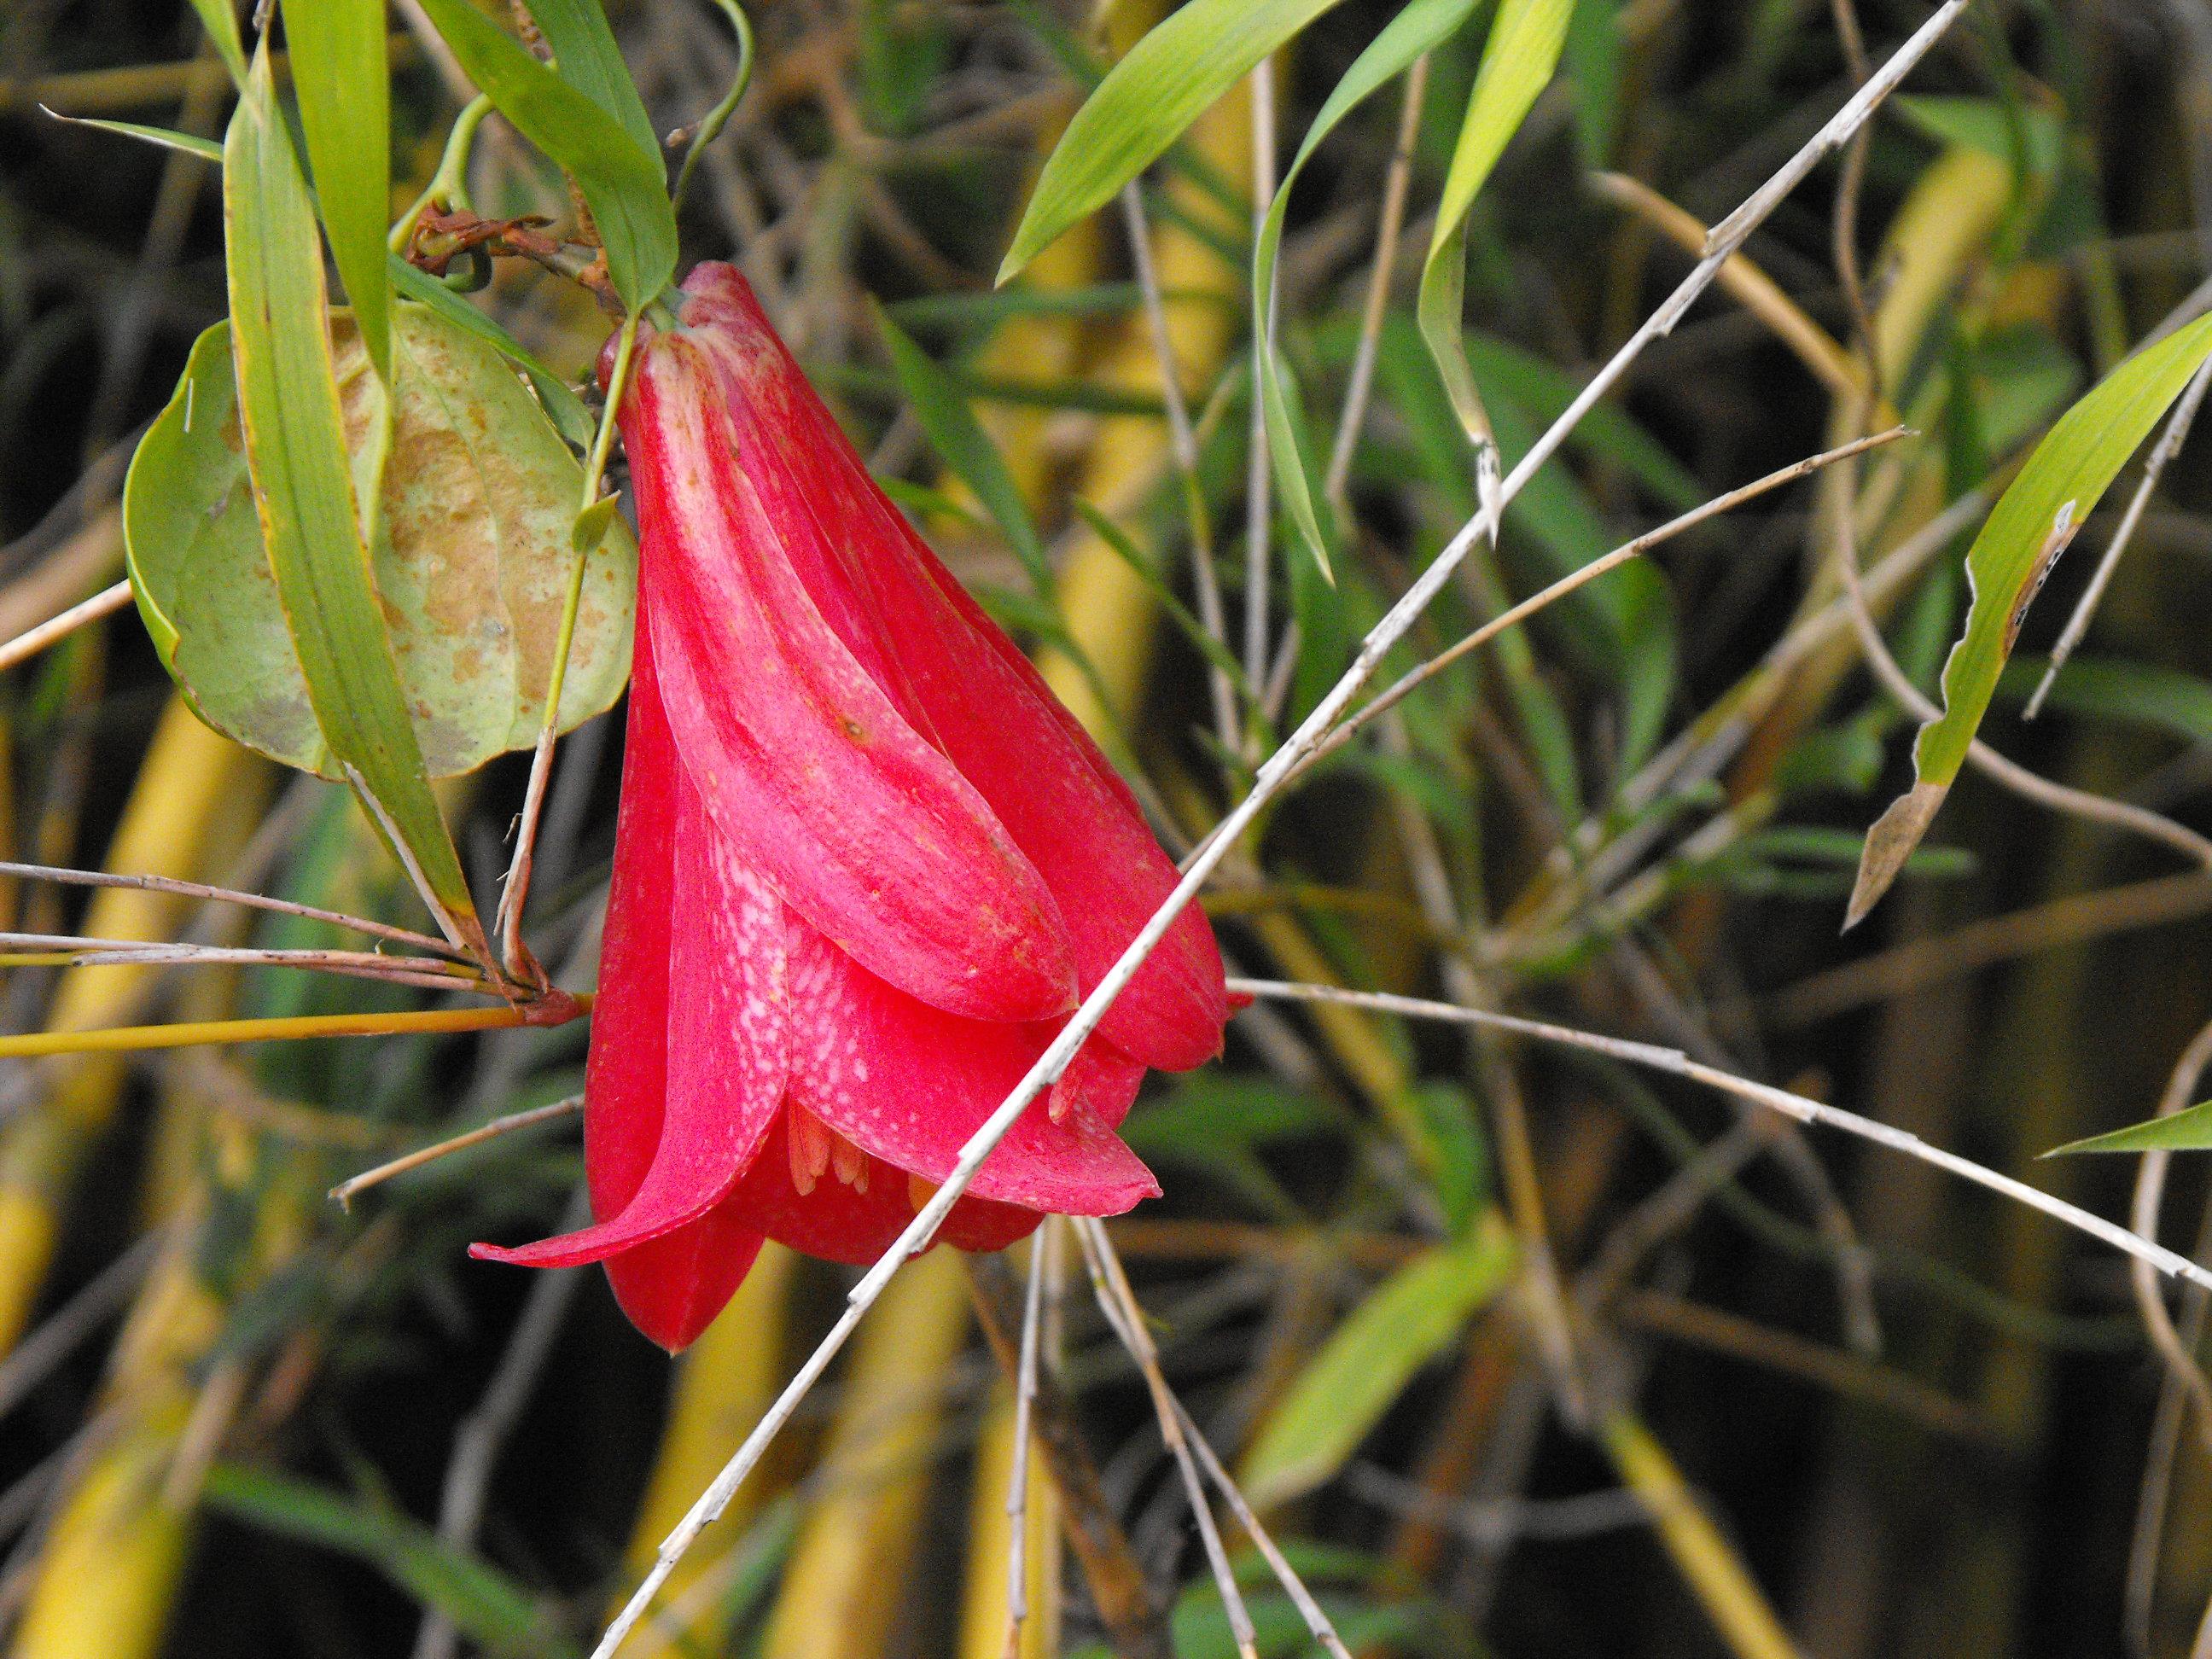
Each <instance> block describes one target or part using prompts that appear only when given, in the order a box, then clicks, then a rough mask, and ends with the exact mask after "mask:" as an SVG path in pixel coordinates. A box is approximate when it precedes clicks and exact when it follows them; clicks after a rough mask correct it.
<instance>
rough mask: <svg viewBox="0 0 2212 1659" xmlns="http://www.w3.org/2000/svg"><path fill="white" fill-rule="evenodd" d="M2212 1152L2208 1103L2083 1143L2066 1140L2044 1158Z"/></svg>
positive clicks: (2211, 1118)
mask: <svg viewBox="0 0 2212 1659" xmlns="http://www.w3.org/2000/svg"><path fill="white" fill-rule="evenodd" d="M2207 1150H2212V1100H2208V1101H2204V1102H2203V1103H2201V1104H2198V1105H2195V1106H2190V1107H2186V1108H2185V1109H2182V1110H2180V1111H2179V1112H2168V1113H2167V1114H2166V1115H2165V1116H2164V1117H2154V1118H2152V1119H2151V1120H2150V1121H2148V1122H2147V1123H2130V1125H2128V1127H2126V1128H2124V1129H2114V1130H2112V1132H2111V1133H2108V1134H2101V1135H2091V1136H2090V1137H2089V1138H2088V1139H2087V1140H2069V1142H2067V1143H2066V1145H2064V1146H2053V1147H2052V1148H2051V1150H2050V1151H2049V1152H2045V1154H2044V1157H2045V1158H2063V1157H2065V1156H2066V1155H2067V1154H2068V1153H2069V1152H2204V1151H2207Z"/></svg>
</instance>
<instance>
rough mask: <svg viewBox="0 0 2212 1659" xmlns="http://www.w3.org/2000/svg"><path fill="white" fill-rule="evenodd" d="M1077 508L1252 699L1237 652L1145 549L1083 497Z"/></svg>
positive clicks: (1172, 616)
mask: <svg viewBox="0 0 2212 1659" xmlns="http://www.w3.org/2000/svg"><path fill="white" fill-rule="evenodd" d="M1074 506H1075V510H1076V512H1077V513H1078V514H1079V515H1080V516H1081V518H1082V520H1083V521H1084V523H1085V524H1087V525H1089V526H1091V529H1092V530H1093V531H1094V532H1097V537H1098V539H1099V540H1100V541H1102V542H1103V543H1105V544H1106V545H1107V547H1108V548H1109V549H1110V550H1112V551H1113V552H1114V553H1115V556H1118V557H1119V558H1120V559H1121V562H1122V563H1123V564H1126V565H1127V566H1128V567H1129V568H1130V570H1131V571H1133V573H1135V574H1136V575H1137V577H1138V578H1139V580H1141V581H1143V583H1144V584H1145V586H1146V587H1147V588H1149V589H1150V590H1151V592H1152V598H1153V599H1154V600H1155V601H1156V602H1158V605H1159V606H1160V608H1161V609H1162V610H1163V611H1165V612H1166V613H1167V616H1168V620H1169V621H1170V622H1172V623H1175V625H1176V628H1177V629H1179V630H1180V631H1181V632H1182V635H1183V637H1184V638H1185V639H1187V640H1188V641H1190V642H1191V644H1192V645H1194V646H1195V647H1197V648H1198V649H1199V651H1200V653H1203V654H1204V655H1205V658H1206V661H1208V662H1210V663H1212V665H1214V666H1215V667H1216V668H1218V669H1219V670H1220V671H1222V672H1223V673H1225V674H1226V675H1228V676H1229V681H1230V684H1232V685H1234V686H1235V687H1236V688H1237V690H1238V691H1239V692H1240V693H1242V694H1243V695H1245V696H1249V695H1250V692H1251V688H1250V687H1249V686H1248V685H1247V684H1245V681H1244V665H1243V663H1242V662H1240V661H1238V660H1237V654H1236V653H1234V652H1233V651H1231V650H1230V648H1229V647H1227V646H1225V645H1224V644H1223V643H1222V642H1221V641H1219V640H1217V639H1215V638H1214V637H1213V635H1211V634H1209V633H1207V632H1206V628H1205V625H1204V624H1203V623H1200V621H1199V619H1198V618H1197V617H1194V616H1192V615H1191V614H1190V607H1189V606H1188V605H1185V604H1184V603H1183V602H1182V600H1181V599H1177V598H1176V594H1175V590H1174V589H1173V588H1171V587H1170V586H1168V585H1167V583H1166V582H1165V581H1164V580H1161V578H1160V573H1159V572H1158V570H1157V569H1155V568H1153V566H1152V561H1151V560H1150V559H1148V558H1146V556H1145V555H1144V551H1143V550H1142V549H1140V548H1139V546H1138V545H1137V544H1136V543H1134V542H1133V541H1131V540H1130V539H1129V534H1128V532H1127V531H1125V530H1123V529H1122V528H1121V526H1120V525H1117V524H1115V522H1114V520H1111V519H1109V518H1108V517H1107V516H1106V514H1104V513H1102V512H1100V511H1099V510H1098V509H1097V507H1093V506H1092V505H1091V503H1090V502H1089V501H1085V500H1084V499H1083V498H1082V497H1081V496H1077V497H1076V498H1075V502H1074Z"/></svg>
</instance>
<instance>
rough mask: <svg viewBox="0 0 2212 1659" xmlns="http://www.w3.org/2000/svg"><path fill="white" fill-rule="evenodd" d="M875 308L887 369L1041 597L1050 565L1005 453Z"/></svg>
mask: <svg viewBox="0 0 2212 1659" xmlns="http://www.w3.org/2000/svg"><path fill="white" fill-rule="evenodd" d="M870 304H871V306H872V307H873V309H874V311H875V316H876V327H877V329H878V331H880V332H881V333H882V335H883V337H884V345H885V346H887V347H888V348H890V354H891V372H892V373H893V374H896V375H897V376H898V383H899V386H900V389H901V390H902V391H903V392H905V393H906V396H907V401H908V403H909V404H912V405H913V407H914V412H915V418H916V419H917V420H919V421H920V422H921V429H922V430H923V431H924V432H925V433H927V435H929V441H930V442H931V443H932V444H933V446H935V447H936V450H937V453H939V455H941V456H943V457H944V458H945V465H947V466H949V467H951V469H952V470H953V471H954V472H955V473H957V474H958V475H959V478H960V481H961V483H964V484H966V485H967V486H968V488H969V489H971V490H973V491H974V492H975V499H976V500H977V501H981V502H982V504H983V507H984V509H985V511H987V512H988V513H990V515H991V516H992V518H994V519H995V520H997V521H998V525H999V528H1000V531H1001V532H1003V533H1004V534H1005V536H1006V542H1007V544H1008V545H1009V546H1011V547H1012V549H1013V550H1014V556H1015V557H1017V558H1018V559H1019V560H1020V561H1021V562H1022V568H1023V569H1024V570H1026V571H1028V572H1029V576H1030V586H1033V587H1035V588H1036V592H1037V594H1038V596H1039V597H1040V598H1042V597H1044V596H1045V595H1048V594H1049V593H1050V592H1052V591H1053V579H1052V565H1051V563H1050V562H1049V561H1048V560H1047V559H1046V557H1045V552H1044V544H1043V543H1042V542H1041V541H1040V540H1038V539H1037V532H1036V524H1035V523H1034V522H1033V521H1032V520H1030V510H1029V507H1027V505H1026V504H1024V501H1022V492H1021V490H1020V489H1019V488H1018V486H1017V485H1016V484H1015V483H1014V477H1013V474H1012V473H1011V472H1009V471H1006V458H1005V457H1004V456H1002V455H1000V453H999V447H998V446H997V445H996V444H994V443H993V442H992V441H991V438H990V435H989V434H988V433H987V432H985V431H984V430H983V427H982V423H981V422H979V421H978V420H977V419H976V418H975V411H974V410H972V409H970V408H969V405H968V399H967V398H966V396H965V395H964V394H963V392H961V390H960V387H959V386H958V384H957V382H956V381H955V380H953V378H952V377H951V375H950V374H946V373H945V371H944V370H943V369H941V368H939V367H938V366H937V365H936V364H935V363H934V362H932V361H931V360H930V357H929V354H928V353H927V352H926V351H924V350H923V349H921V347H920V346H918V345H916V344H915V342H914V340H913V338H912V337H911V336H909V335H908V333H907V332H906V331H905V330H904V329H902V328H901V327H900V326H899V325H897V324H896V323H895V322H893V321H892V320H891V319H890V313H887V312H885V311H884V308H883V307H881V306H879V305H875V303H874V301H870Z"/></svg>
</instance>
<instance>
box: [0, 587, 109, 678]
mask: <svg viewBox="0 0 2212 1659" xmlns="http://www.w3.org/2000/svg"><path fill="white" fill-rule="evenodd" d="M130 603H131V583H130V580H129V579H128V578H127V577H126V578H125V580H122V581H119V582H118V583H116V584H115V585H114V586H112V587H104V588H102V589H100V592H97V593H95V594H94V595H93V596H92V597H91V598H90V599H86V600H83V601H82V602H81V603H79V604H76V605H71V606H70V608H69V609H68V610H66V611H63V612H62V613H61V614H60V615H59V616H57V617H49V618H48V619H47V620H46V621H45V622H42V623H40V624H39V625H38V626H37V627H36V628H32V629H25V630H24V631H23V632H22V633H21V634H18V635H15V638H14V639H12V640H9V641H8V642H7V643H6V644H4V645H0V672H4V671H7V670H8V669H10V668H14V667H15V666H16V665H18V664H21V663H25V662H28V661H29V660H30V659H32V658H33V657H35V656H37V655H38V654H39V653H40V652H41V651H43V650H45V649H46V647H48V646H50V645H52V644H54V643H55V642H56V641H59V640H64V639H67V638H68V637H69V636H70V635H71V634H74V633H76V630H77V629H80V628H82V627H83V626H84V625H85V624H86V623H94V622H98V621H99V620H100V618H101V617H112V616H113V615H114V614H115V613H116V612H117V611H120V610H122V609H123V607H124V606H125V605H128V604H130Z"/></svg>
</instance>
